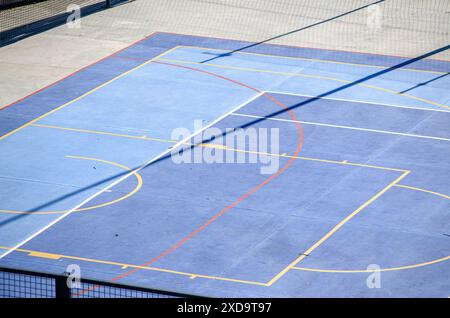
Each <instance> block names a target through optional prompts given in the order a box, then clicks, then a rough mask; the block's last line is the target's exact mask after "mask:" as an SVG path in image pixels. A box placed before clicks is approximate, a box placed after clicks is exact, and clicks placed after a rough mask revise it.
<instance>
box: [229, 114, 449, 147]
mask: <svg viewBox="0 0 450 318" xmlns="http://www.w3.org/2000/svg"><path fill="white" fill-rule="evenodd" d="M231 115H233V116H240V117H249V118H260V119H262V118H265V119H267V120H273V121H282V122H288V123H297V121H294V120H289V119H282V118H272V117H264V116H255V115H247V114H241V113H234V114H231ZM298 122H299V123H301V124H305V125H314V126H323V127H332V128H341V129H351V130H359V131H368V132H373V133H379V134H389V135H398V136H405V137H413V138H424V139H433V140H441V141H450V139H449V138H443V137H433V136H424V135H415V134H407V133H400V132H395V131H388V130H377V129H369V128H359V127H351V126H340V125H332V124H323V123H314V122H310V121H301V120H299V121H298Z"/></svg>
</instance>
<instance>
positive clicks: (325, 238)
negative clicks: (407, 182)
mask: <svg viewBox="0 0 450 318" xmlns="http://www.w3.org/2000/svg"><path fill="white" fill-rule="evenodd" d="M409 173H410V171H406V172H404V173H402V175H401V176H400V177H398V178H397V179H395V180H394V181H393V182H391V183H390V184H389V185H388V186H387V187H385V188H384V189H383V190H381V191H380V192H378V193H377V194H376V195H374V196H373V197H372V198H370V199H369V200H368V201H366V202H365V203H364V204H362V205H361V206H360V207H359V208H357V209H356V210H355V211H353V212H352V213H350V214H349V215H348V216H347V217H346V218H345V219H343V220H342V221H341V222H339V223H338V224H337V225H336V226H335V227H334V228H333V229H331V231H329V232H328V233H327V234H325V235H324V236H323V237H322V238H321V239H320V240H319V241H317V242H316V243H315V244H314V245H313V246H311V247H310V248H309V249H308V250H306V252H304V253H303V254H302V255H300V256H299V257H298V258H296V259H295V260H294V261H293V262H292V263H290V264H289V265H288V266H287V267H286V268H284V269H283V270H282V271H281V272H279V273H278V274H277V275H275V277H274V278H272V279H271V280H270V281H269V282H268V285H269V286H271V285H273V284H274V283H275V282H276V281H277V280H279V279H280V278H281V277H282V276H284V275H285V274H286V273H287V272H288V271H289V270H291V269H292V268H293V267H295V265H297V264H298V263H299V262H300V261H302V260H303V259H304V258H305V257H306V255H309V254H311V252H313V251H314V250H315V249H316V248H318V247H319V246H320V245H322V244H323V243H324V242H325V241H326V240H328V239H329V238H330V237H331V236H332V235H333V234H334V233H336V232H337V231H338V230H339V229H340V228H341V227H343V226H344V225H345V224H346V223H347V222H348V221H350V220H351V219H352V218H353V217H354V216H356V215H357V214H358V213H359V212H361V211H362V210H364V209H365V208H366V207H368V206H369V205H370V204H372V203H373V202H374V201H375V200H377V199H378V198H379V197H381V196H382V195H383V194H384V193H386V192H387V191H388V190H389V189H390V188H392V187H393V186H394V185H395V184H397V183H398V182H400V181H401V180H402V179H403V178H405V177H406V176H407V175H408V174H409Z"/></svg>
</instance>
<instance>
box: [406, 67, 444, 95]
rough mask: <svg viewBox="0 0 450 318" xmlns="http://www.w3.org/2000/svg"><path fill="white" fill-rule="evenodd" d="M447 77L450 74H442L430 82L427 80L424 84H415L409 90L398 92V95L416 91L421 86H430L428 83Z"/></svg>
mask: <svg viewBox="0 0 450 318" xmlns="http://www.w3.org/2000/svg"><path fill="white" fill-rule="evenodd" d="M448 75H450V72H448V73H445V74H442V75H440V76H437V77H435V78H432V79H430V80H428V81H426V82H422V83H419V84H417V85H414V86H413V87H410V88H408V89H405V90H404V91H401V92H399V94H404V93H406V92H409V91H412V90H413V89H416V88H418V87H422V86H425V85H428V84H430V83H432V82H434V81H437V80H438V79H441V78H443V77H446V76H448Z"/></svg>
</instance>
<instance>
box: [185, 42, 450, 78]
mask: <svg viewBox="0 0 450 318" xmlns="http://www.w3.org/2000/svg"><path fill="white" fill-rule="evenodd" d="M180 48H194V49H201V50H209V51H217V52H230V50H223V49H215V48H208V47H203V46H191V45H180ZM236 53H237V54H244V55H256V56H264V57H275V58H281V59H286V60H297V61H311V62H319V63H330V64H339V65H351V66H361V67H366V68H378V69H386V68H389V66H381V65H369V64H360V63H350V62H342V61H335V60H323V59H314V58H307V57H293V56H283V55H274V54H264V53H253V52H242V51H239V52H234V53H233V54H236ZM398 70H399V71H407V72H419V73H432V74H447V73H446V72H439V71H429V70H419V69H415V68H399V69H398Z"/></svg>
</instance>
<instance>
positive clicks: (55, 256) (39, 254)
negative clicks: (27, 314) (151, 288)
mask: <svg viewBox="0 0 450 318" xmlns="http://www.w3.org/2000/svg"><path fill="white" fill-rule="evenodd" d="M0 249H4V250H10V249H12V248H11V247H6V246H0ZM15 251H16V252H22V253H27V254H28V255H29V256H34V257H43V258H49V259H61V258H65V259H70V260H76V261H84V262H89V263H97V264H105V265H113V266H118V267H120V268H121V269H127V268H136V269H143V270H149V271H157V272H164V273H170V274H176V275H182V276H187V277H189V278H191V279H193V278H205V279H212V280H221V281H228V282H234V283H242V284H250V285H259V286H266V283H262V282H256V281H250V280H242V279H234V278H228V277H220V276H210V275H203V274H196V273H188V272H180V271H176V270H171V269H165V268H158V267H149V266H140V265H135V264H127V263H120V262H113V261H104V260H98V259H92V258H85V257H78V256H69V255H62V254H52V253H45V252H40V251H32V250H26V249H16V250H15Z"/></svg>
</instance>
